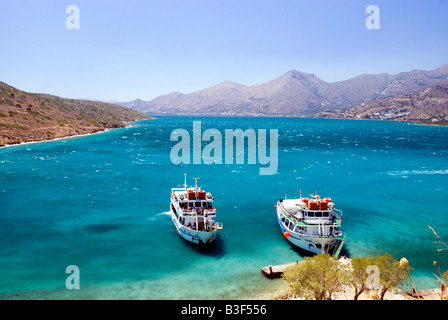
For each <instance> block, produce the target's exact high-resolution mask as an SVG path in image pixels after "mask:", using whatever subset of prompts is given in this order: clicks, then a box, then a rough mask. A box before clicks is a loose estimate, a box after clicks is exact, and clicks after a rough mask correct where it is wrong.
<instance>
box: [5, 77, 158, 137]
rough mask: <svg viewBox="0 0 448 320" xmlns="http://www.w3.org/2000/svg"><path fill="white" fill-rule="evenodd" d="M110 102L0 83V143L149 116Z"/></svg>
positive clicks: (100, 127) (82, 130)
mask: <svg viewBox="0 0 448 320" xmlns="http://www.w3.org/2000/svg"><path fill="white" fill-rule="evenodd" d="M150 118H151V117H149V116H146V115H144V114H142V113H140V112H137V111H135V110H130V109H127V108H123V107H120V106H117V105H114V104H110V103H104V102H97V101H87V100H73V99H64V98H60V97H56V96H51V95H47V94H34V93H27V92H23V91H20V90H18V89H16V88H14V87H11V86H9V85H7V84H5V83H3V82H0V146H4V145H6V144H15V143H21V142H30V141H41V140H49V139H54V138H60V137H67V136H72V135H79V134H87V133H94V132H97V131H103V130H105V129H107V128H121V127H124V126H125V125H124V124H123V122H127V121H134V120H138V119H150Z"/></svg>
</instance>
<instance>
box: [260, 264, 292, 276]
mask: <svg viewBox="0 0 448 320" xmlns="http://www.w3.org/2000/svg"><path fill="white" fill-rule="evenodd" d="M296 264H299V260H297V262H291V263H285V264H281V265H278V266H267V267H264V268H261V273H263V275H264V276H266V277H267V278H280V277H281V276H282V274H283V272H284V271H285V269H286V268H288V267H292V266H294V265H296Z"/></svg>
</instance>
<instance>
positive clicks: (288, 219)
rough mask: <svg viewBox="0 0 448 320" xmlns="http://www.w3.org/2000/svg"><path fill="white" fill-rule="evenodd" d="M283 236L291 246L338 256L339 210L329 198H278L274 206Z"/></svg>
mask: <svg viewBox="0 0 448 320" xmlns="http://www.w3.org/2000/svg"><path fill="white" fill-rule="evenodd" d="M275 208H276V209H277V220H278V223H279V225H280V229H281V230H282V232H283V235H284V237H285V238H286V239H288V241H289V242H291V243H292V244H293V245H295V246H297V247H299V248H301V249H304V250H306V251H309V252H312V253H316V254H322V253H324V252H326V253H331V254H334V255H336V256H338V255H339V253H340V250H341V249H342V246H343V245H344V242H345V233H344V232H342V230H341V224H342V211H341V210H338V209H335V208H334V204H333V202H332V200H331V199H330V198H323V199H321V197H320V196H318V195H317V193H316V194H315V195H311V196H310V198H302V196H301V195H300V198H299V199H280V200H279V201H278V202H277V205H276V206H275Z"/></svg>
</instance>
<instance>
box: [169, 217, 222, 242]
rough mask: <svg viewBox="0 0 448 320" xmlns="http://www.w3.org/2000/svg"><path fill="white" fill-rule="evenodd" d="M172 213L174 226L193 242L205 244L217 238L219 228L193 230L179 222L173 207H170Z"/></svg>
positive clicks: (180, 233) (186, 238) (179, 232)
mask: <svg viewBox="0 0 448 320" xmlns="http://www.w3.org/2000/svg"><path fill="white" fill-rule="evenodd" d="M170 214H171V221H172V222H173V224H174V228H175V229H176V231H177V233H178V234H179V235H180V236H181V237H182V238H184V239H185V240H187V241H189V242H191V243H195V244H199V245H204V244H209V243H212V242H213V241H214V240H215V239H216V234H217V232H218V230H212V231H196V230H192V229H190V228H187V227H185V226H184V225H182V224H181V223H180V222H179V220H178V219H177V217H176V215H175V214H174V212H173V210H172V209H170Z"/></svg>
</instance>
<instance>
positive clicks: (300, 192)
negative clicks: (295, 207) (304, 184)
mask: <svg viewBox="0 0 448 320" xmlns="http://www.w3.org/2000/svg"><path fill="white" fill-rule="evenodd" d="M297 192H298V193H299V195H300V199H302V189H300V190H299V191H297Z"/></svg>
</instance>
